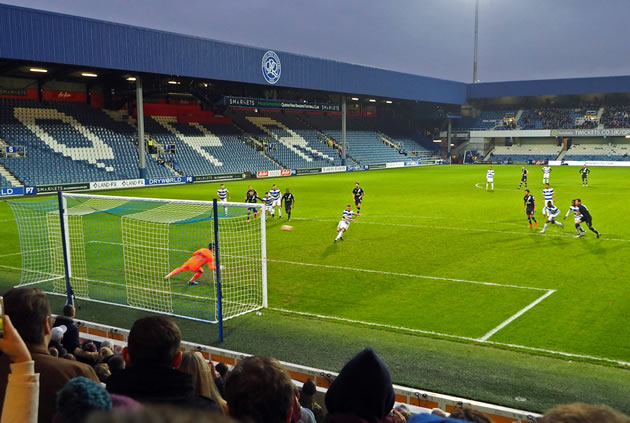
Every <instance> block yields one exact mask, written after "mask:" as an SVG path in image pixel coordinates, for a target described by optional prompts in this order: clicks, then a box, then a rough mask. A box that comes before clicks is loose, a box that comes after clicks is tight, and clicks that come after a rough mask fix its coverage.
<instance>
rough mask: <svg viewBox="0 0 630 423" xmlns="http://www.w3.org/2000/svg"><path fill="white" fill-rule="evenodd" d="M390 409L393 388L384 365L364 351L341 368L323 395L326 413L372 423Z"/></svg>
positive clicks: (367, 350) (372, 354)
mask: <svg viewBox="0 0 630 423" xmlns="http://www.w3.org/2000/svg"><path fill="white" fill-rule="evenodd" d="M393 406H394V387H393V385H392V379H391V376H390V374H389V370H388V369H387V366H386V365H385V363H384V362H383V360H381V358H380V357H379V356H378V355H376V353H375V352H374V350H372V349H371V348H366V349H364V350H363V351H361V352H360V353H359V354H357V355H356V356H354V357H353V358H352V359H351V360H350V361H348V362H347V363H346V365H345V366H343V369H341V372H340V373H339V376H337V378H336V379H335V380H334V381H333V383H332V384H331V385H330V388H329V389H328V392H326V408H328V414H349V415H354V416H359V417H361V418H362V419H364V420H367V421H368V422H371V423H375V422H378V421H380V420H381V419H383V417H385V416H386V415H387V414H389V412H390V411H391V410H392V407H393Z"/></svg>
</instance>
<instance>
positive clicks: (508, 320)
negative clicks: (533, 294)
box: [479, 289, 556, 342]
mask: <svg viewBox="0 0 630 423" xmlns="http://www.w3.org/2000/svg"><path fill="white" fill-rule="evenodd" d="M554 292H556V290H555V289H550V290H549V291H547V293H545V294H544V295H543V296H542V297H540V298H538V299H536V300H535V301H533V302H532V303H531V304H529V305H527V306H526V307H524V308H523V309H521V310H519V311H518V312H517V313H516V314H514V315H512V316H510V317H509V318H508V319H506V320H505V321H504V322H502V323H501V324H500V325H498V326H497V327H496V328H494V329H492V330H491V331H489V332H488V333H486V334H485V335H484V336H482V337H481V338H479V341H482V342H483V341H487V340H488V339H490V337H492V336H493V335H494V334H496V333H497V332H498V331H500V330H501V329H503V328H504V327H506V326H507V325H509V324H510V323H512V322H513V321H514V320H516V319H518V318H519V317H521V316H522V315H523V314H525V313H527V312H528V311H529V310H531V309H532V308H534V307H536V306H537V305H538V304H539V303H540V302H541V301H542V300H544V299H545V298H547V297H548V296H550V295H551V294H553V293H554Z"/></svg>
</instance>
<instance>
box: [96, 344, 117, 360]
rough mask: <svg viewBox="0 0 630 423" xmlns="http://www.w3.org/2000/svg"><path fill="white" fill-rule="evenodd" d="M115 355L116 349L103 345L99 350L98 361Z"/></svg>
mask: <svg viewBox="0 0 630 423" xmlns="http://www.w3.org/2000/svg"><path fill="white" fill-rule="evenodd" d="M113 355H114V351H112V350H110V349H109V348H107V347H101V348H99V350H98V362H99V363H104V362H106V361H107V359H108V358H109V357H111V356H113Z"/></svg>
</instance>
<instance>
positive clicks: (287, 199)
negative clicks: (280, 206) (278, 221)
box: [280, 188, 295, 222]
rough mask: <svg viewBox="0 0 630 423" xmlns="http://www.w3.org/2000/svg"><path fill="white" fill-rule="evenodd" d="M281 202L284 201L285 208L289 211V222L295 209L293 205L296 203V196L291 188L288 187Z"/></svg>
mask: <svg viewBox="0 0 630 423" xmlns="http://www.w3.org/2000/svg"><path fill="white" fill-rule="evenodd" d="M280 202H281V203H282V202H284V210H285V211H286V212H287V222H288V221H289V220H291V210H292V209H293V206H294V205H295V196H294V195H293V194H291V191H289V188H287V190H286V192H285V193H284V195H283V196H282V199H281V200H280Z"/></svg>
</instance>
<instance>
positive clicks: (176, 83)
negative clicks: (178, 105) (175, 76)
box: [168, 81, 179, 85]
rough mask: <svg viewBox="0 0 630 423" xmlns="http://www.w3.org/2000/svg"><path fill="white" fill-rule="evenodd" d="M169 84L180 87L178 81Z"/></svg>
mask: <svg viewBox="0 0 630 423" xmlns="http://www.w3.org/2000/svg"><path fill="white" fill-rule="evenodd" d="M168 83H169V84H171V85H179V82H178V81H168Z"/></svg>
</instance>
